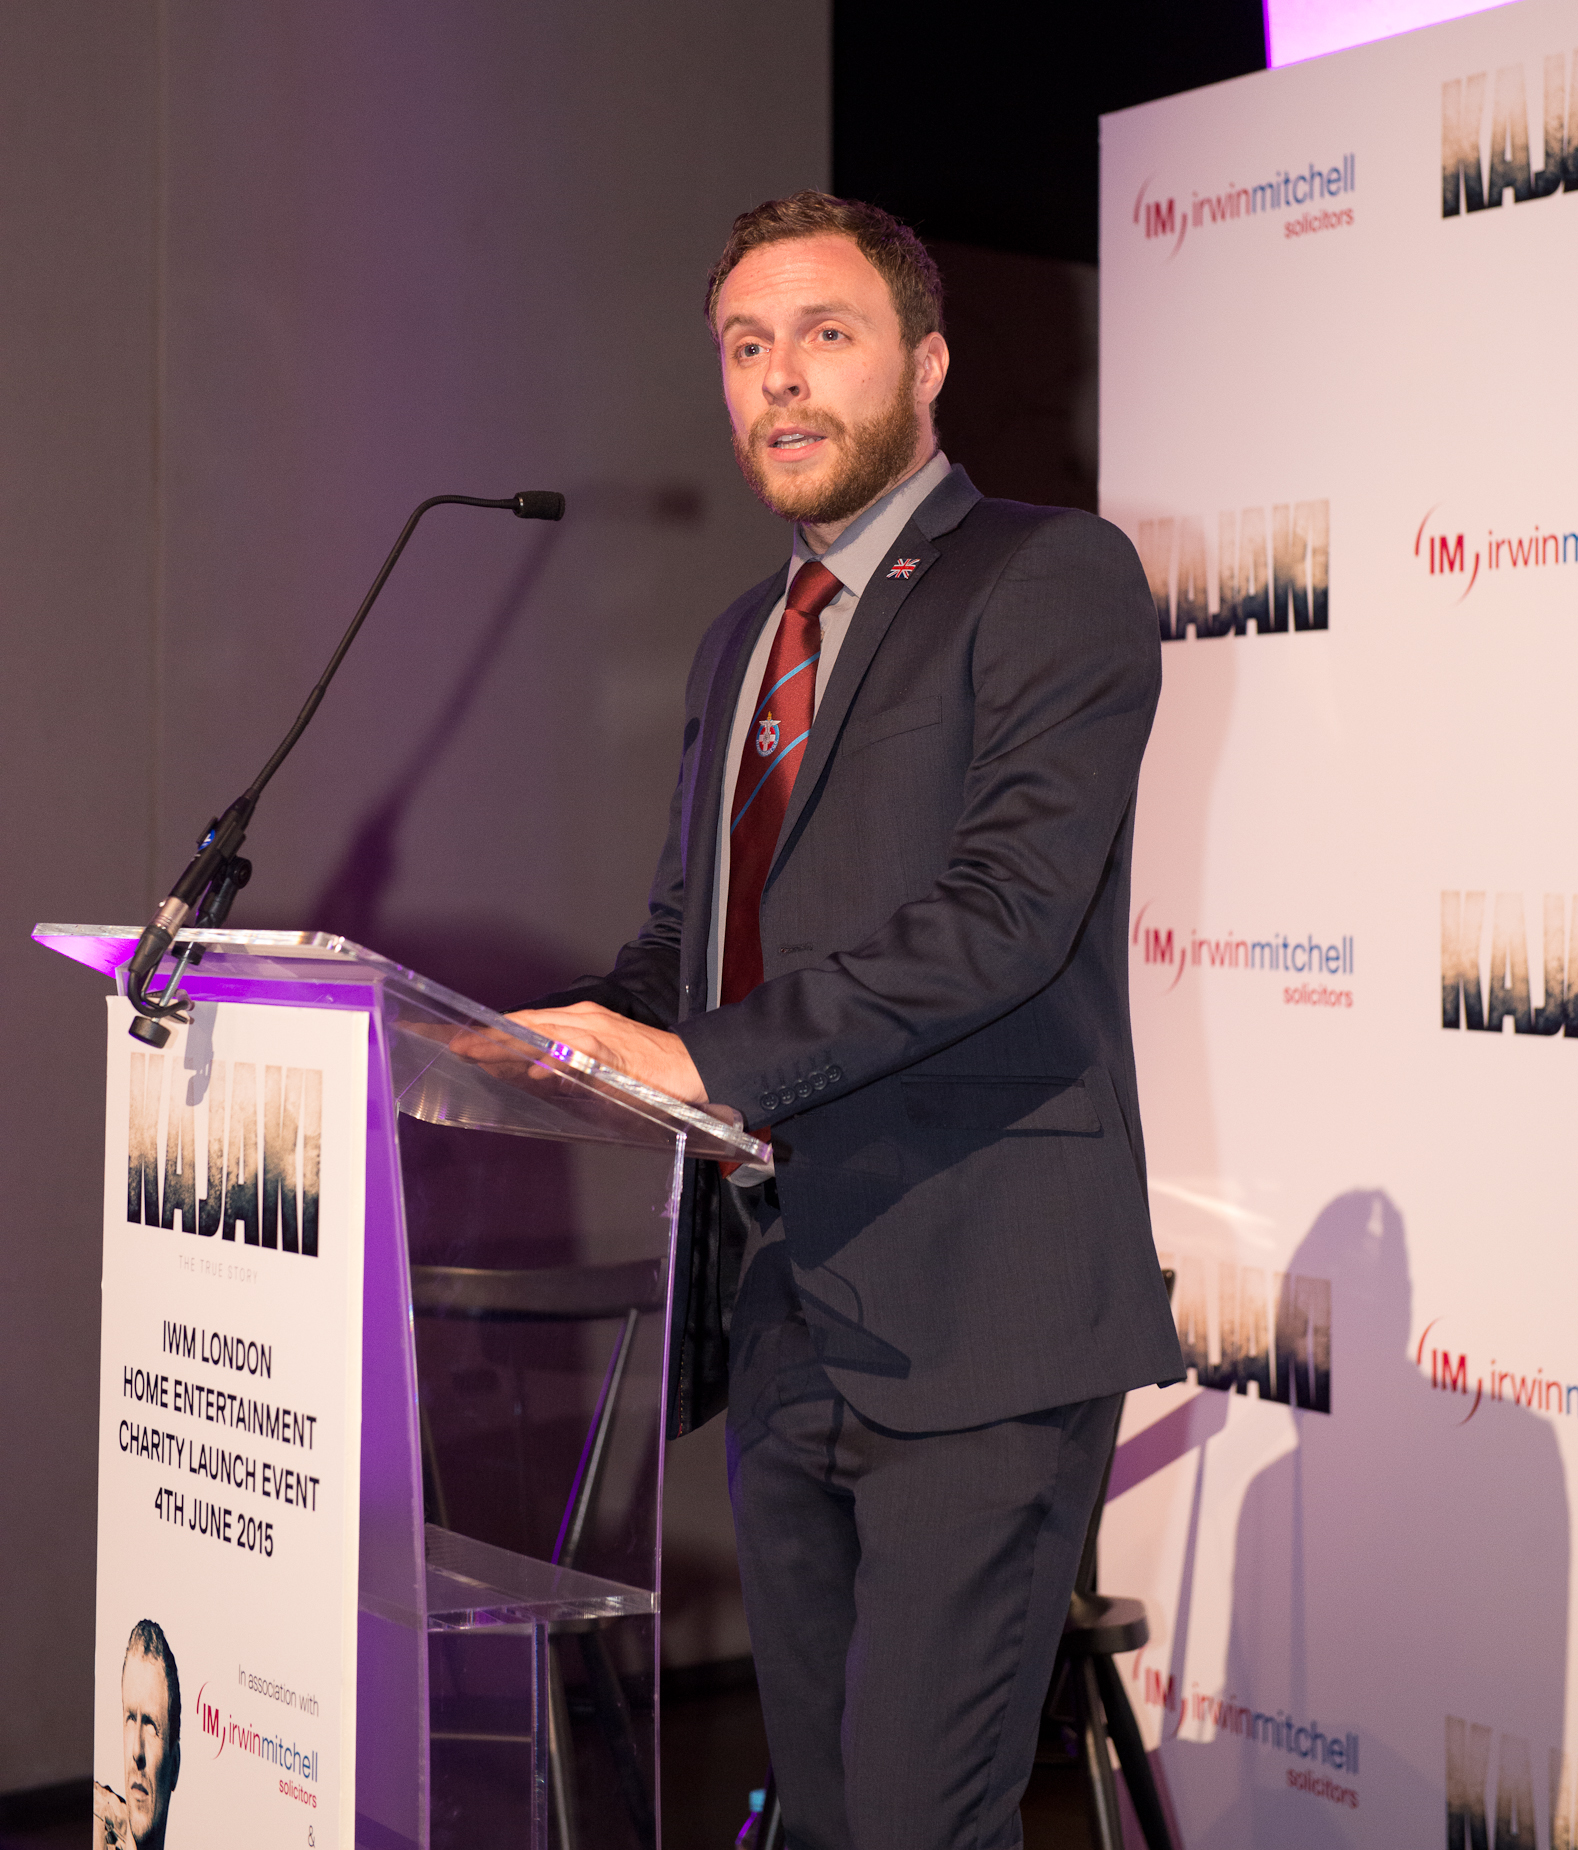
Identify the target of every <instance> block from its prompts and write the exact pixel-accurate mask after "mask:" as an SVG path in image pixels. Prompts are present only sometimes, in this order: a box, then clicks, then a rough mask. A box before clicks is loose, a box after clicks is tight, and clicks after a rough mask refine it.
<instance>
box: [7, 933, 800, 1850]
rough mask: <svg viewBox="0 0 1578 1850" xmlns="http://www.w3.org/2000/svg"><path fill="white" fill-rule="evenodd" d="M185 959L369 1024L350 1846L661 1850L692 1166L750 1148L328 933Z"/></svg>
mask: <svg viewBox="0 0 1578 1850" xmlns="http://www.w3.org/2000/svg"><path fill="white" fill-rule="evenodd" d="M33 935H34V937H35V938H36V939H37V940H38V941H39V942H40V943H41V944H44V945H46V946H47V947H49V948H50V949H52V950H55V951H58V952H60V953H62V954H63V955H65V956H67V957H71V958H73V959H75V960H76V961H77V962H79V963H84V964H87V965H88V966H89V967H90V968H92V969H95V970H98V971H101V972H102V973H104V974H105V975H108V976H115V975H116V974H117V972H118V971H119V970H120V969H121V968H122V967H123V966H124V965H125V964H126V962H127V961H128V960H129V958H130V956H131V953H132V950H133V948H134V947H135V944H136V940H137V935H138V934H137V932H136V930H135V929H134V928H116V927H103V926H80V925H41V926H39V927H38V928H37V930H36V931H35V932H34V934H33ZM189 942H195V943H197V944H200V945H201V946H202V947H203V952H202V958H201V961H200V962H199V963H197V964H194V965H192V966H191V967H190V968H189V969H188V970H187V972H186V975H185V977H184V978H183V980H182V988H183V989H184V990H185V991H186V993H187V994H189V995H190V996H191V997H192V998H193V1000H194V1001H195V1002H198V1003H202V1002H208V1001H220V1002H233V1003H234V1002H239V1003H267V1004H275V1005H279V1004H284V1005H289V1006H293V1007H298V1008H312V1009H341V1010H344V1009H350V1010H359V1011H362V1012H365V1013H366V1014H367V1015H368V1017H369V1039H368V1047H369V1071H368V1134H367V1192H366V1203H367V1205H366V1244H365V1256H364V1295H363V1345H362V1441H361V1447H362V1449H361V1517H360V1522H361V1527H360V1550H361V1552H360V1586H359V1620H358V1628H357V1728H356V1734H357V1754H356V1761H357V1764H356V1813H357V1829H356V1840H357V1842H358V1844H363V1843H366V1844H368V1845H371V1846H373V1847H374V1850H381V1847H382V1846H397V1845H399V1844H407V1845H420V1846H423V1847H424V1850H425V1847H426V1846H428V1845H432V1846H434V1847H435V1850H437V1847H439V1846H444V1847H445V1850H447V1847H448V1846H456V1847H457V1850H458V1847H459V1846H466V1847H467V1850H474V1847H483V1846H491V1845H494V1844H499V1845H503V1844H506V1843H508V1844H510V1845H530V1846H531V1850H603V1847H604V1846H608V1847H611V1850H623V1847H625V1846H629V1847H631V1850H637V1847H642V1846H655V1845H656V1843H657V1840H658V1798H659V1794H658V1755H657V1734H658V1679H657V1664H658V1636H657V1633H658V1610H659V1597H658V1589H659V1554H660V1537H661V1528H660V1512H661V1507H662V1484H663V1451H662V1443H663V1404H664V1380H665V1368H666V1359H667V1358H666V1347H667V1338H668V1324H669V1319H668V1308H669V1300H670V1294H671V1290H672V1276H671V1274H672V1259H673V1251H674V1234H675V1222H676V1216H677V1211H678V1203H679V1195H680V1164H681V1161H682V1159H683V1158H684V1157H685V1156H687V1155H689V1156H707V1157H717V1158H722V1159H725V1160H728V1159H733V1160H736V1161H738V1160H741V1159H750V1158H755V1159H758V1160H760V1159H761V1158H763V1157H764V1156H765V1154H766V1152H765V1151H764V1149H763V1148H762V1146H761V1145H759V1144H758V1143H756V1141H755V1140H754V1139H752V1138H751V1137H750V1136H749V1135H748V1134H747V1133H745V1132H742V1131H735V1130H732V1129H731V1128H729V1127H728V1126H726V1125H724V1124H722V1123H720V1122H719V1121H718V1120H716V1119H715V1118H712V1117H710V1116H709V1115H707V1114H706V1113H705V1112H702V1111H698V1110H694V1109H692V1108H691V1107H689V1106H686V1105H682V1104H680V1103H679V1102H678V1101H677V1100H675V1099H671V1098H668V1097H666V1096H665V1095H663V1094H662V1093H659V1092H655V1091H653V1090H652V1089H651V1088H649V1087H646V1086H642V1085H640V1084H638V1083H636V1082H635V1081H633V1080H630V1079H628V1078H626V1077H625V1076H624V1075H622V1074H619V1073H616V1072H612V1071H610V1070H609V1069H607V1068H605V1067H602V1066H599V1065H598V1064H597V1063H596V1062H595V1061H592V1060H590V1059H588V1058H587V1057H586V1056H585V1055H583V1054H579V1053H576V1052H574V1051H573V1050H572V1049H570V1048H567V1047H562V1046H558V1045H556V1044H554V1043H551V1042H548V1041H545V1040H543V1039H541V1038H540V1037H538V1036H536V1035H532V1034H529V1033H527V1032H526V1031H525V1030H523V1029H521V1028H519V1027H517V1026H516V1025H515V1024H513V1023H511V1022H508V1021H506V1020H504V1019H503V1018H502V1017H501V1016H498V1015H495V1014H494V1013H493V1012H492V1011H491V1010H489V1009H485V1008H483V1007H481V1006H480V1005H479V1004H477V1003H474V1002H469V1001H467V1000H466V998H465V997H463V996H460V995H457V994H455V993H454V992H453V991H452V990H448V989H444V988H442V987H441V986H440V985H438V984H436V983H432V982H428V981H427V980H425V979H424V978H422V977H420V976H417V975H415V974H414V973H413V972H412V971H409V970H405V969H402V968H401V967H399V966H398V965H396V964H393V963H391V962H389V961H388V960H387V959H385V958H382V957H379V956H377V955H375V954H374V953H372V952H370V951H365V950H362V949H361V948H360V947H358V946H357V945H354V944H348V943H347V942H346V941H345V940H344V939H342V938H337V937H329V936H326V935H323V934H318V933H297V932H265V931H258V932H247V931H216V932H182V933H181V934H180V937H179V939H178V940H177V943H176V946H175V947H174V948H175V949H176V950H177V951H178V950H179V949H180V948H181V947H182V946H183V945H185V944H187V943H189ZM479 1028H480V1029H492V1030H495V1031H496V1035H495V1038H494V1040H493V1041H492V1042H491V1051H490V1052H489V1055H488V1058H487V1061H486V1064H483V1063H481V1062H480V1061H479V1060H478V1059H477V1058H468V1057H463V1055H462V1054H461V1053H460V1052H458V1051H457V1050H456V1048H455V1046H454V1043H455V1041H456V1038H457V1036H459V1035H460V1034H462V1033H463V1032H464V1031H466V1030H471V1029H479Z"/></svg>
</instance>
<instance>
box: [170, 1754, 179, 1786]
mask: <svg viewBox="0 0 1578 1850" xmlns="http://www.w3.org/2000/svg"><path fill="white" fill-rule="evenodd" d="M180 1777H181V1743H180V1742H179V1741H177V1742H176V1744H175V1746H174V1748H173V1749H172V1750H171V1753H170V1790H171V1791H172V1792H174V1790H175V1782H176V1781H177V1780H178V1779H179V1778H180Z"/></svg>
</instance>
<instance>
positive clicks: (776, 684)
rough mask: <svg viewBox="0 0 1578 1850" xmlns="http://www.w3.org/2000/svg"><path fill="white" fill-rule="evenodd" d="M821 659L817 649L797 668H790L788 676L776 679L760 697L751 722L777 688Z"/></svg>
mask: <svg viewBox="0 0 1578 1850" xmlns="http://www.w3.org/2000/svg"><path fill="white" fill-rule="evenodd" d="M821 659H822V651H821V650H820V649H818V650H817V652H816V654H815V655H808V656H807V657H806V658H805V660H804V661H803V662H802V663H801V664H800V666H799V667H798V668H791V669H790V670H789V672H788V674H785V675H780V676H779V677H778V679H777V680H776V681H774V682H773V684H772V686H771V687H770V688H768V690H767V692H766V693H765V694H763V695H762V700H761V706H759V707H757V709H756V711H755V712H754V713H753V714H752V715H751V718H752V719H753V720H758V719H760V718H761V716H762V707H765V706H766V705H767V703H768V701H769V700H771V699H772V697H773V695H774V694H776V693H777V692H778V690H779V688H781V687H782V686H783V684H784V682H785V681H792V680H793V679H794V678H795V676H796V675H797V674H803V673H804V672H805V670H806V669H807V668H810V667H811V666H812V665H813V664H814V663H816V662H819V661H820V660H821Z"/></svg>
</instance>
